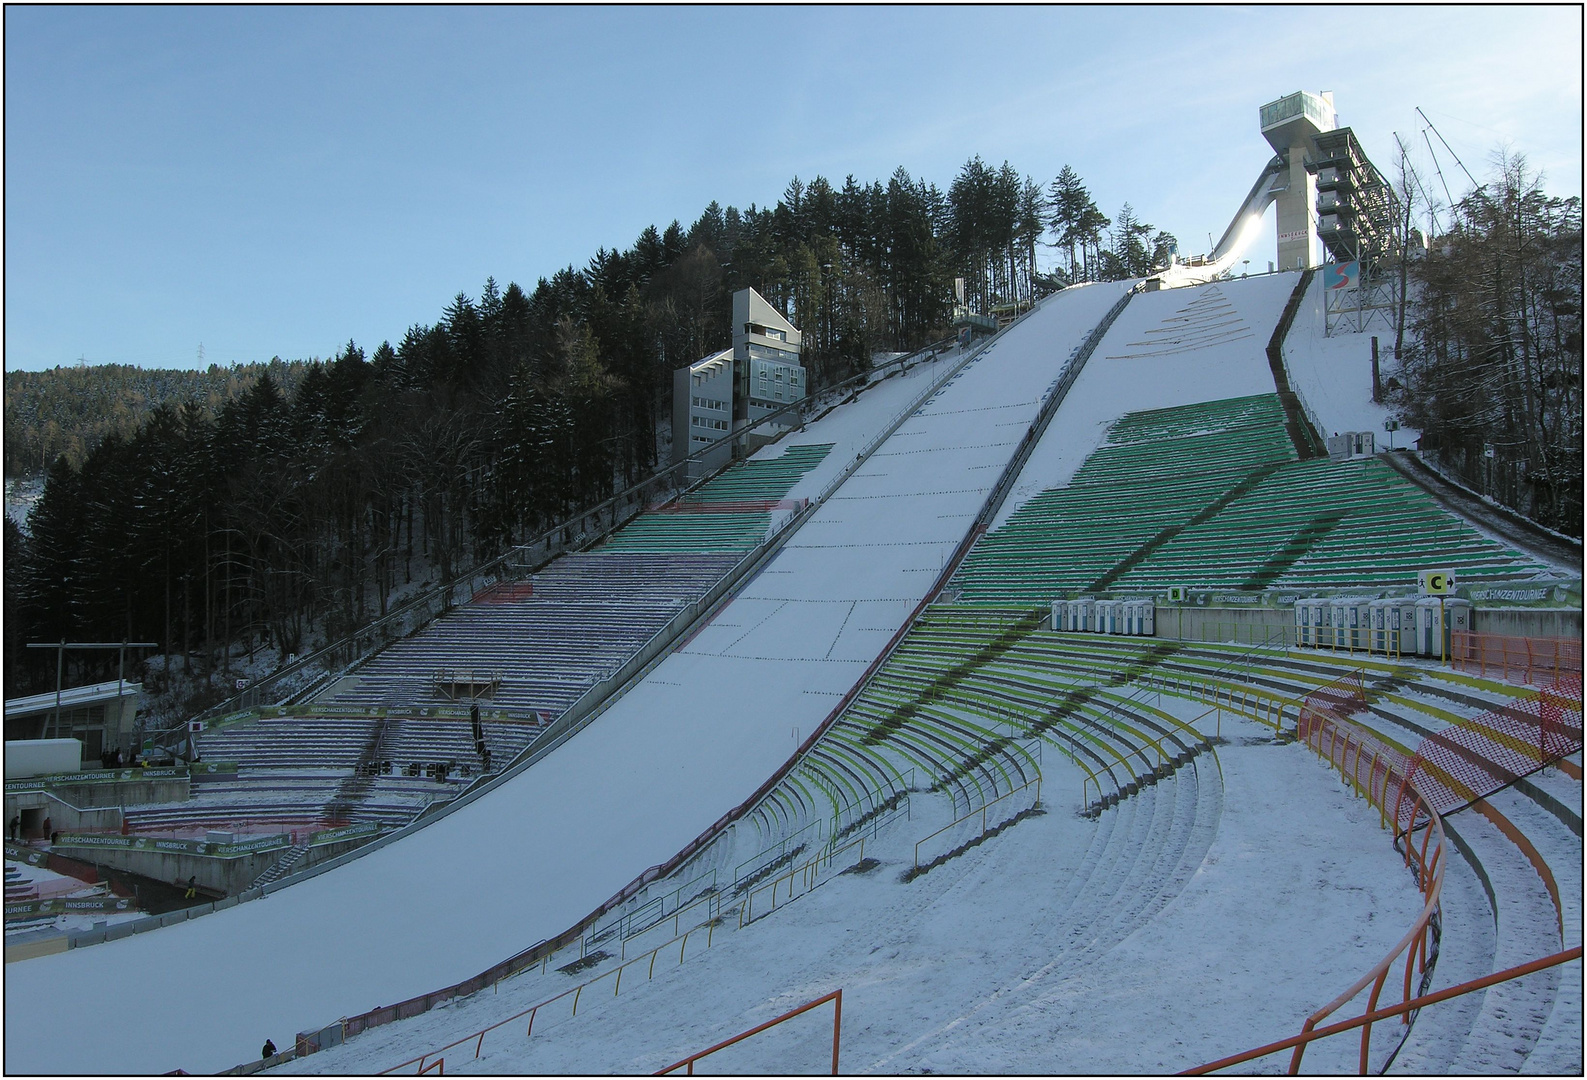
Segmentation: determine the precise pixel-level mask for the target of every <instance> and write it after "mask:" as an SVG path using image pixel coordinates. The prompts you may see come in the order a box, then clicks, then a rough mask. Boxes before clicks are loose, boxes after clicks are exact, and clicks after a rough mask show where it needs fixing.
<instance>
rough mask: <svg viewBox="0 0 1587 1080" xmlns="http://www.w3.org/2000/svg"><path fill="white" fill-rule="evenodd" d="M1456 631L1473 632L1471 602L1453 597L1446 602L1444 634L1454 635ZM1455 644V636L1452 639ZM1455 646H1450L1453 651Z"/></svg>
mask: <svg viewBox="0 0 1587 1080" xmlns="http://www.w3.org/2000/svg"><path fill="white" fill-rule="evenodd" d="M1456 630H1460V631H1463V632H1466V633H1470V631H1471V601H1470V600H1462V599H1460V598H1459V597H1458V596H1452V597H1449V598H1447V599H1445V600H1444V633H1446V634H1449V635H1453V634H1454V632H1455V631H1456ZM1450 640H1451V642H1453V640H1454V639H1453V636H1451V638H1450ZM1453 649H1454V645H1453V644H1451V645H1450V650H1451V651H1453Z"/></svg>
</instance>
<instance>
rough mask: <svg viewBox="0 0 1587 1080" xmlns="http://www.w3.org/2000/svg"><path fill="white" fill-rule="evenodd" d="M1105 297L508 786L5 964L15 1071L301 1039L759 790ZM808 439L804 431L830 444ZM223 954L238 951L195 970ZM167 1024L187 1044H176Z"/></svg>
mask: <svg viewBox="0 0 1587 1080" xmlns="http://www.w3.org/2000/svg"><path fill="white" fill-rule="evenodd" d="M1111 302H1112V300H1111V298H1110V297H1108V296H1107V295H1106V291H1105V290H1101V289H1098V290H1092V289H1077V290H1072V291H1066V292H1064V293H1062V294H1059V295H1058V296H1056V297H1054V298H1053V299H1052V300H1051V301H1049V302H1048V303H1046V304H1044V305H1043V307H1042V308H1041V310H1039V311H1038V312H1036V313H1035V314H1034V315H1032V316H1031V317H1029V318H1028V319H1026V320H1025V321H1024V322H1023V323H1022V324H1021V325H1020V326H1019V327H1016V328H1014V329H1013V330H1011V331H1010V332H1009V333H1008V334H1007V335H1005V336H1004V337H1003V338H1001V339H999V340H998V341H997V342H995V343H993V344H992V345H991V346H989V347H988V348H987V349H985V350H984V351H983V352H982V353H981V354H980V356H979V357H977V358H976V359H975V360H974V361H973V362H972V363H971V364H970V365H969V366H968V367H966V368H965V369H964V370H963V371H961V372H960V373H959V375H958V376H957V377H956V378H955V379H954V380H953V381H952V383H951V384H950V385H948V386H947V387H945V388H944V389H942V390H941V391H940V392H939V393H937V394H936V396H935V397H934V398H933V399H932V400H931V401H930V402H929V403H927V404H926V405H925V406H923V407H922V408H920V409H919V410H918V414H917V415H914V416H911V417H910V418H909V420H908V421H907V422H906V423H905V424H904V425H903V426H902V427H901V428H900V429H899V431H898V432H897V433H895V434H894V435H893V436H892V438H891V439H889V440H888V442H887V443H886V444H884V445H883V446H882V447H881V449H880V450H879V452H878V453H876V454H875V455H874V456H873V457H871V458H870V459H869V460H867V461H866V462H865V463H864V465H863V466H862V467H861V468H860V469H859V470H858V471H857V472H856V473H855V474H854V475H853V476H852V477H851V478H850V479H849V480H848V481H847V482H846V483H845V484H844V486H843V488H842V489H840V490H839V492H837V493H836V494H835V495H834V496H833V498H832V499H830V500H829V501H828V502H827V503H826V504H825V505H824V506H823V507H822V508H821V510H820V511H819V512H817V513H816V514H815V515H814V516H813V518H812V520H811V521H810V522H809V523H808V524H806V525H805V526H804V527H803V528H802V529H801V530H800V532H799V534H798V535H797V536H796V537H795V539H794V541H793V542H791V543H790V544H789V545H788V546H787V547H785V548H784V549H783V550H782V551H781V552H780V553H779V555H778V556H777V557H776V558H775V559H774V560H773V561H772V562H771V563H770V564H769V565H768V566H767V567H766V569H765V570H764V571H763V572H762V573H761V574H760V575H759V576H758V577H757V578H756V579H755V580H754V581H752V582H750V583H749V584H748V585H747V586H746V587H745V588H744V590H743V591H742V593H741V594H740V595H739V596H738V597H737V598H735V599H734V601H733V602H731V603H730V604H729V605H727V606H726V607H725V608H724V609H723V610H722V611H721V612H720V613H719V615H718V617H717V618H716V619H715V620H714V622H713V623H712V624H711V625H710V626H708V627H706V628H705V629H704V630H703V631H702V632H701V633H700V634H698V635H697V636H696V637H695V638H694V639H693V640H692V641H691V642H689V643H688V644H687V645H686V646H685V647H684V648H682V649H680V650H679V651H678V652H676V653H674V654H673V655H672V656H670V657H668V658H667V659H666V660H665V661H664V662H663V663H661V664H660V665H659V666H657V667H656V668H655V669H654V670H653V671H652V673H651V674H650V675H649V676H648V677H647V679H646V680H644V682H643V684H641V685H640V686H639V687H638V688H636V689H635V690H634V691H632V692H630V693H629V694H628V695H627V696H626V697H624V698H623V699H621V700H619V701H617V702H616V703H615V704H614V705H613V706H612V707H611V708H610V709H608V710H607V711H606V712H605V713H604V714H602V715H601V716H600V717H599V718H598V719H597V720H595V721H594V722H593V723H592V724H591V725H590V726H589V727H587V728H586V729H584V730H583V731H582V732H580V734H579V735H578V736H576V737H575V738H573V739H572V740H570V741H569V742H568V743H567V744H566V745H564V746H563V747H561V748H559V749H558V750H557V751H556V752H555V753H554V754H552V755H550V756H549V757H547V758H546V759H545V760H544V761H542V762H540V763H539V764H537V765H536V766H534V767H532V768H530V769H529V770H528V771H526V772H525V773H524V774H523V775H522V776H521V777H519V778H518V779H517V780H515V781H514V782H513V783H511V784H507V785H504V786H503V787H501V788H499V789H497V790H496V791H493V792H491V793H489V794H488V795H486V796H485V797H483V798H480V799H479V800H477V801H475V802H473V803H471V804H469V805H467V806H463V807H460V808H459V809H458V810H457V811H456V812H455V813H452V814H450V815H448V816H446V817H444V818H441V819H440V820H438V821H436V822H435V823H434V824H432V825H430V826H429V827H427V828H425V829H423V830H421V831H419V832H417V833H415V834H414V835H412V836H410V837H408V838H405V839H403V840H401V841H399V842H397V843H394V844H391V845H389V846H387V847H385V848H382V849H379V850H376V851H372V852H370V853H369V854H367V855H365V856H364V857H362V858H360V859H358V860H356V861H355V862H353V863H351V864H349V865H347V866H345V867H342V868H339V869H337V870H336V871H334V872H331V873H327V874H323V875H320V876H317V877H314V878H311V879H309V880H306V881H304V882H301V883H299V884H297V885H294V886H292V887H291V888H288V889H285V890H282V891H280V892H278V893H275V894H273V895H270V896H268V897H266V898H264V899H262V900H259V901H254V902H251V903H246V904H239V905H237V906H236V907H233V908H230V909H228V910H225V911H221V912H217V913H215V914H212V915H208V916H205V917H203V918H199V919H196V920H193V921H191V922H186V923H182V924H178V925H177V926H174V927H167V928H164V929H162V930H159V931H156V932H153V933H148V934H141V935H136V936H134V937H131V938H126V939H123V940H120V941H115V942H109V943H106V944H103V945H99V946H95V947H93V948H88V949H80V950H72V951H70V952H67V953H63V954H59V955H56V956H49V957H41V958H38V959H36V960H32V961H28V962H27V963H26V964H24V965H21V966H19V967H18V968H15V969H13V970H12V971H10V972H8V976H9V984H10V985H9V986H8V989H9V990H10V991H11V993H10V994H9V995H8V1002H7V1010H6V1014H7V1015H6V1019H7V1028H8V1032H10V1033H11V1037H10V1038H9V1039H8V1040H7V1065H8V1067H10V1068H13V1069H16V1070H19V1071H24V1072H33V1071H37V1072H57V1071H67V1072H101V1071H135V1072H137V1071H154V1072H162V1071H165V1070H167V1069H172V1068H177V1067H180V1068H184V1069H187V1070H188V1071H190V1072H196V1071H214V1070H218V1069H224V1068H229V1067H230V1066H232V1065H235V1064H237V1063H239V1062H241V1061H246V1060H249V1059H250V1058H251V1057H252V1056H253V1054H254V1052H255V1048H256V1047H257V1046H258V1045H259V1044H260V1043H261V1042H262V1041H263V1039H264V1038H265V1037H267V1036H268V1037H270V1038H273V1039H274V1040H275V1041H276V1044H277V1045H278V1046H286V1045H291V1043H292V1040H293V1037H294V1035H295V1033H296V1032H298V1031H303V1030H311V1029H317V1028H319V1027H321V1026H322V1025H324V1024H325V1023H327V1022H329V1021H331V1020H334V1019H335V1018H336V1017H338V1016H343V1015H349V1014H355V1013H358V1012H362V1011H364V1010H367V1009H371V1008H374V1007H377V1006H380V1005H385V1004H389V1003H391V1002H393V1001H398V1000H402V999H404V998H407V997H409V996H412V995H415V994H419V993H423V992H426V991H429V990H431V989H434V988H436V987H438V986H444V985H449V984H451V983H454V982H457V981H459V980H461V979H464V978H468V977H470V976H472V975H474V974H475V973H477V972H479V971H482V970H484V969H485V968H487V967H489V966H490V965H491V964H494V963H495V962H497V961H499V960H501V959H502V958H503V957H505V956H508V955H511V954H512V953H514V952H517V951H518V950H520V949H522V948H525V947H527V946H528V945H531V944H533V943H534V942H536V941H538V940H540V939H542V938H547V937H551V936H553V935H555V934H558V933H560V932H561V931H563V930H564V929H566V928H567V927H568V926H571V925H573V924H574V923H575V922H577V921H578V920H579V919H580V918H581V917H583V916H584V915H586V914H587V913H589V912H590V911H592V910H594V909H595V908H596V907H597V906H598V905H599V904H600V903H602V902H603V901H604V900H605V899H606V898H607V897H609V896H611V895H612V894H614V893H615V892H617V891H618V890H619V889H620V888H621V887H622V886H623V885H625V884H626V883H627V882H628V881H629V880H630V879H632V878H633V877H634V875H635V874H636V873H638V872H639V871H641V870H642V869H644V868H645V867H648V866H651V865H654V864H657V863H661V862H663V861H665V860H666V859H667V858H669V857H670V856H671V855H672V854H674V853H675V852H677V851H678V850H679V849H680V848H682V847H683V846H684V845H685V844H686V843H687V842H688V841H689V840H691V839H692V838H693V837H694V836H696V835H697V834H699V833H700V832H701V831H702V830H704V829H705V828H706V827H707V826H709V825H710V824H711V823H712V822H713V821H715V820H716V819H717V818H718V817H719V816H720V815H721V814H722V813H723V812H724V811H726V810H728V809H730V808H731V807H733V806H734V805H736V804H737V803H739V802H740V801H742V800H743V799H744V798H746V797H747V796H748V795H750V794H751V793H752V792H753V791H754V790H755V788H756V787H757V786H758V785H759V784H760V783H761V782H762V781H763V780H764V779H765V778H766V777H767V776H769V775H770V774H771V773H772V771H773V770H774V769H775V768H776V767H777V766H778V765H780V764H782V762H783V761H785V760H786V759H787V758H788V757H789V755H790V754H791V753H792V752H793V751H794V749H795V748H796V747H797V745H798V744H799V742H800V741H801V740H802V739H803V738H804V736H806V735H808V734H809V732H810V731H812V730H814V728H815V727H816V725H818V724H819V723H820V722H821V720H822V719H823V718H824V717H825V716H826V715H827V713H828V712H829V711H830V709H831V707H832V704H833V703H834V702H835V701H836V699H837V698H838V696H840V695H841V694H842V693H843V692H844V691H845V690H847V689H848V688H849V686H850V685H851V684H852V683H853V682H854V680H855V679H856V678H857V677H858V676H859V675H860V673H861V672H862V671H863V670H864V668H865V666H866V665H867V664H868V663H869V662H870V660H871V659H873V658H874V657H875V656H876V654H877V652H878V651H879V650H880V649H881V648H882V646H883V645H884V644H885V642H886V641H887V639H888V638H889V637H890V636H891V635H892V634H893V633H894V632H895V631H896V630H897V628H898V627H899V625H901V623H902V621H903V619H904V618H905V616H906V615H907V614H908V612H909V611H910V610H911V608H912V607H913V606H914V604H915V603H916V602H917V601H918V600H919V599H920V598H921V597H922V596H924V595H925V593H926V590H927V589H928V588H929V587H930V585H931V583H932V581H933V580H934V579H935V578H936V576H937V575H938V573H939V572H940V570H941V567H942V566H943V564H944V561H945V560H946V558H947V556H948V554H949V553H950V552H951V551H952V549H953V547H954V546H955V545H956V544H957V543H958V541H959V540H960V538H962V537H963V535H964V533H965V531H966V530H967V529H968V527H969V525H970V523H971V522H972V521H973V519H974V516H975V514H976V512H977V511H978V510H979V508H980V507H981V505H982V504H983V503H984V501H985V499H986V496H987V494H988V493H989V492H990V490H991V488H992V487H993V486H994V485H995V483H996V481H997V479H998V475H999V473H1000V471H1001V466H1002V463H1003V462H1006V461H1007V460H1008V458H1009V456H1010V454H1011V453H1012V451H1013V448H1014V446H1015V445H1016V444H1017V443H1018V441H1019V439H1020V438H1021V436H1022V435H1023V433H1024V430H1025V428H1026V426H1027V425H1028V424H1029V423H1030V421H1031V419H1032V418H1033V417H1034V416H1035V415H1036V412H1037V410H1038V408H1039V405H1040V401H1041V397H1042V395H1043V393H1044V392H1045V391H1046V389H1047V388H1048V387H1049V386H1050V385H1051V383H1052V382H1053V380H1054V379H1055V378H1056V377H1057V374H1058V370H1059V366H1060V365H1061V364H1062V362H1063V361H1064V360H1065V359H1066V358H1067V357H1068V355H1069V353H1070V351H1071V350H1072V349H1073V347H1074V345H1076V344H1078V342H1079V341H1080V340H1081V339H1082V338H1083V337H1084V336H1085V334H1086V333H1087V332H1088V331H1089V330H1090V328H1091V326H1092V325H1093V324H1094V322H1095V320H1096V319H1097V318H1098V317H1100V315H1101V313H1102V312H1103V311H1105V310H1106V309H1107V307H1108V306H1110V305H1111ZM888 400H889V399H888V398H887V396H886V395H882V396H879V397H872V395H871V394H866V395H862V397H861V398H860V400H859V401H858V402H857V403H856V404H855V405H854V406H851V408H855V409H864V410H870V409H873V408H875V409H881V408H882V405H881V404H878V403H885V402H887V401H888ZM899 404H900V407H901V406H902V404H903V401H902V400H901V399H900V401H899ZM840 416H841V411H840V412H837V413H833V414H832V415H831V416H830V417H829V418H828V420H836V419H837V418H838V417H840ZM825 422H826V421H823V422H822V423H825ZM820 429H821V423H814V424H811V425H809V426H808V428H807V429H806V432H805V437H806V438H807V439H808V441H810V442H830V441H833V440H831V439H827V438H825V437H823V433H822V431H821V430H820ZM771 449H773V450H774V451H775V448H771ZM216 956H224V957H226V958H227V963H226V964H225V965H224V966H223V967H220V968H217V969H214V970H213V971H212V972H211V974H210V976H209V977H207V978H206V979H204V980H202V981H199V980H195V979H194V978H193V977H192V972H193V970H194V965H195V964H197V963H199V962H200V958H212V957H216ZM107 991H108V992H111V993H115V994H117V995H118V996H119V997H122V998H123V999H124V1001H123V1007H121V1008H118V1009H116V1010H114V1011H113V1012H111V1013H109V1014H107V1015H106V1016H105V1017H104V1018H103V1020H102V1022H101V1023H99V1024H97V1025H96V1026H95V1027H94V1028H93V1029H92V1031H91V1032H89V1033H86V1034H84V1035H83V1036H82V1037H80V1038H74V1039H72V1040H69V1041H67V1040H56V1039H53V1038H51V1037H49V1034H48V1033H49V1031H50V1030H51V1025H50V1024H49V1022H48V1017H49V1016H50V1015H51V1011H52V1009H53V1008H54V1006H53V1005H52V1004H51V1003H52V1002H54V1001H59V1000H61V999H63V998H68V999H70V998H79V999H82V1000H87V999H89V998H90V997H98V996H102V995H103V994H104V993H106V992H107ZM171 1016H181V1017H183V1024H182V1025H181V1032H180V1034H166V1031H167V1025H166V1024H165V1023H164V1020H165V1019H167V1018H169V1017H171Z"/></svg>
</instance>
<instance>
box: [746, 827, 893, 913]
mask: <svg viewBox="0 0 1587 1080" xmlns="http://www.w3.org/2000/svg"><path fill="white" fill-rule="evenodd" d="M865 841H866V837H863V836H862V837H860V838H859V839H858V840H854V841H851V842H849V843H847V844H844V845H843V846H842V847H840V848H835V849H833V850H831V851H827V850H822V852H821V853H820V854H818V855H817V856H816V857H815V858H813V859H811V860H810V861H809V862H807V863H804V864H803V865H801V866H796V867H794V868H793V869H792V870H788V871H785V872H783V873H782V874H779V875H778V876H777V877H775V878H773V879H772V880H770V881H768V882H764V883H762V884H760V885H758V886H756V887H755V888H754V889H751V890H750V891H749V893H748V894H747V895H745V897H744V902H743V903H742V904H740V905H739V908H738V925H739V928H740V929H743V928H744V927H745V926H748V925H749V924H750V923H752V922H754V921H755V918H756V916H755V897H757V896H760V895H762V894H764V893H766V892H768V891H769V892H770V893H771V907H770V908H768V909H767V910H766V912H765V914H766V915H769V914H771V913H772V912H773V911H776V910H777V892H778V890H779V889H781V888H782V887H783V886H785V885H786V886H787V888H788V899H787V900H785V901H783V902H784V903H789V902H791V901H792V900H794V898H795V896H796V895H797V896H803V895H804V894H805V893H807V892H809V891H810V890H811V889H813V888H815V887H816V883H817V881H818V880H819V879H820V875H821V870H822V868H823V866H826V867H830V866H831V865H832V863H833V862H834V861H835V860H836V859H837V857H838V856H839V855H841V854H843V853H844V852H845V851H853V850H855V849H858V851H859V858H857V859H855V860H854V863H855V865H856V866H857V865H859V864H860V863H862V862H864V861H865ZM796 883H799V884H802V885H803V888H802V889H801V890H800V891H799V892H798V893H797V894H796V893H795V892H794V887H795V884H796Z"/></svg>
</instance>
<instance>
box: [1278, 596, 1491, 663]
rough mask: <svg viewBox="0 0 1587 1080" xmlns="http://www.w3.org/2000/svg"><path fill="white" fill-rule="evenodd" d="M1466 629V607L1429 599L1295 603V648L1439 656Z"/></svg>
mask: <svg viewBox="0 0 1587 1080" xmlns="http://www.w3.org/2000/svg"><path fill="white" fill-rule="evenodd" d="M1470 629H1471V602H1470V601H1468V600H1460V599H1443V600H1440V599H1439V598H1438V597H1435V596H1425V597H1420V598H1418V597H1414V596H1397V597H1393V598H1391V599H1388V600H1369V599H1366V598H1364V597H1354V596H1333V597H1326V598H1322V599H1316V598H1314V599H1310V600H1297V601H1295V644H1297V645H1301V646H1308V647H1310V648H1314V649H1345V650H1347V651H1350V652H1355V651H1357V650H1360V651H1363V652H1368V653H1383V654H1384V655H1385V656H1443V655H1445V654H1446V653H1447V652H1448V645H1447V644H1446V643H1447V642H1448V640H1449V635H1450V634H1452V633H1453V632H1454V631H1456V630H1470Z"/></svg>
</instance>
